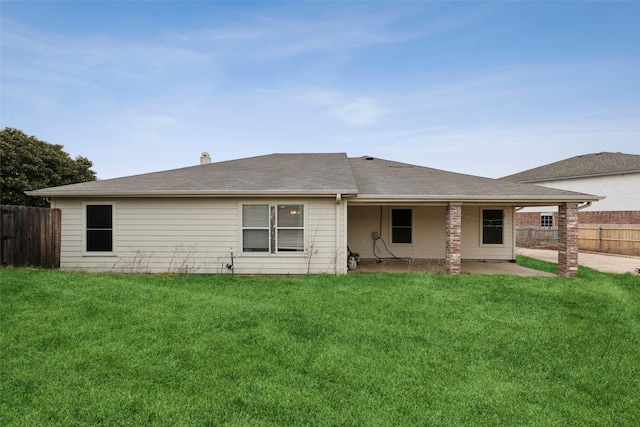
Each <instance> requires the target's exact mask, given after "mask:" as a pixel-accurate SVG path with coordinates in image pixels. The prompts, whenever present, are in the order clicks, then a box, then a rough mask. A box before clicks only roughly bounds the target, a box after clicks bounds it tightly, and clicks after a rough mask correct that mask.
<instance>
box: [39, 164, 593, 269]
mask: <svg viewBox="0 0 640 427" xmlns="http://www.w3.org/2000/svg"><path fill="white" fill-rule="evenodd" d="M201 163H203V164H201V165H198V166H193V167H187V168H182V169H176V170H169V171H164V172H156V173H149V174H144V175H137V176H129V177H124V178H116V179H109V180H103V181H95V182H87V183H81V184H73V185H66V186H62V187H54V188H46V189H41V190H35V191H30V192H28V194H29V195H31V196H40V197H46V198H47V199H48V200H49V201H50V202H51V206H52V207H53V208H58V209H60V210H61V211H62V248H61V253H62V256H61V267H62V268H64V269H70V270H71V269H78V270H87V271H122V270H125V271H132V272H143V271H144V272H146V271H148V272H197V273H225V274H226V273H229V274H230V273H233V272H235V273H239V274H306V273H336V274H344V273H346V272H347V253H348V250H349V249H350V250H351V251H353V252H359V254H360V257H362V258H374V257H376V256H378V257H388V256H391V253H393V255H395V256H397V257H407V258H411V259H443V260H445V267H446V270H447V272H449V273H453V274H456V273H459V272H460V263H461V260H462V259H476V260H478V259H480V260H513V259H515V256H516V252H515V233H514V230H515V223H514V213H515V209H516V207H521V206H539V205H556V206H560V211H561V213H562V219H561V225H560V227H561V229H562V230H564V231H565V233H564V235H565V236H566V238H563V240H562V242H561V248H560V249H559V251H558V252H559V274H561V275H566V276H573V275H575V274H576V272H577V250H576V248H577V241H576V238H577V221H576V214H577V205H578V204H579V203H583V202H593V201H597V200H598V199H599V197H598V196H592V195H587V194H581V193H576V192H572V191H566V190H556V189H552V188H545V187H540V186H535V185H524V184H515V183H510V182H505V181H500V180H496V179H489V178H481V177H476V176H470V175H463V174H458V173H452V172H446V171H442V170H437V169H431V168H426V167H421V166H415V165H410V164H404V163H398V162H393V161H388V160H382V159H378V158H373V157H357V158H348V157H347V156H346V154H343V153H338V154H335V153H334V154H272V155H266V156H259V157H251V158H245V159H239V160H232V161H224V162H218V163H210V160H208V155H206V153H205V154H203V160H202V162H201ZM378 240H382V241H383V242H384V243H385V245H386V248H385V245H382V244H380V245H378V251H377V252H375V251H374V243H377V241H378ZM382 248H384V249H382Z"/></svg>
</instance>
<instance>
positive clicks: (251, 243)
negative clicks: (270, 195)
mask: <svg viewBox="0 0 640 427" xmlns="http://www.w3.org/2000/svg"><path fill="white" fill-rule="evenodd" d="M269 243H270V242H269V205H246V206H243V207H242V250H243V251H244V252H269V248H270V245H269Z"/></svg>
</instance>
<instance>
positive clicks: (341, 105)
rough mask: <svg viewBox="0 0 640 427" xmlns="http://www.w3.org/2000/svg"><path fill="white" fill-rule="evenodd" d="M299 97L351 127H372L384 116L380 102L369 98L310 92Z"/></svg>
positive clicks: (336, 93) (327, 92)
mask: <svg viewBox="0 0 640 427" xmlns="http://www.w3.org/2000/svg"><path fill="white" fill-rule="evenodd" d="M298 97H299V99H300V100H301V101H302V102H303V103H305V104H310V105H315V106H318V107H322V108H323V111H324V113H325V114H327V115H329V116H332V117H335V118H337V119H338V120H340V121H341V122H342V123H344V124H347V125H349V126H368V125H372V124H375V123H377V122H378V121H379V120H380V119H381V118H382V117H383V116H384V112H383V110H382V108H381V107H380V105H379V102H378V101H376V100H375V99H373V98H371V97H368V96H361V95H351V94H346V93H341V92H332V91H323V90H310V91H303V92H302V93H301V94H300V95H298Z"/></svg>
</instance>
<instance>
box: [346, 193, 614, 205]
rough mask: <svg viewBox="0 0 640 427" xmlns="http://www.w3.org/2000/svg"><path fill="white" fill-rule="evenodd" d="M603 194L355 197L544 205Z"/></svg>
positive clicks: (374, 200)
mask: <svg viewBox="0 0 640 427" xmlns="http://www.w3.org/2000/svg"><path fill="white" fill-rule="evenodd" d="M604 198H605V196H594V195H588V194H584V195H582V194H581V195H575V196H468V195H424V196H420V195H393V194H391V195H386V194H385V195H382V194H359V195H358V196H357V198H356V199H355V200H356V201H357V202H362V203H379V202H389V203H398V202H402V203H420V202H423V203H424V202H426V203H429V202H431V203H452V202H453V203H455V202H461V203H475V204H478V203H507V204H524V203H526V204H531V205H540V206H544V205H545V204H546V205H549V204H558V203H565V202H569V203H583V202H597V201H598V200H602V199H604Z"/></svg>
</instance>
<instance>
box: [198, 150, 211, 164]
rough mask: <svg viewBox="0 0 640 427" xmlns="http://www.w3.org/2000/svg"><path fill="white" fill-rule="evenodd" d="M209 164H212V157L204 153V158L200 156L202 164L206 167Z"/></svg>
mask: <svg viewBox="0 0 640 427" xmlns="http://www.w3.org/2000/svg"><path fill="white" fill-rule="evenodd" d="M209 163H211V156H210V155H209V153H207V152H206V151H205V152H204V153H202V156H200V164H201V165H206V164H209Z"/></svg>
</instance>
